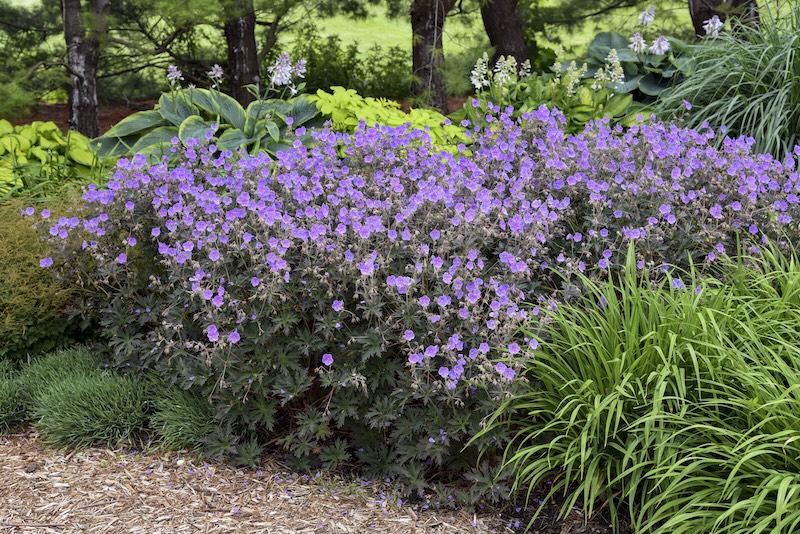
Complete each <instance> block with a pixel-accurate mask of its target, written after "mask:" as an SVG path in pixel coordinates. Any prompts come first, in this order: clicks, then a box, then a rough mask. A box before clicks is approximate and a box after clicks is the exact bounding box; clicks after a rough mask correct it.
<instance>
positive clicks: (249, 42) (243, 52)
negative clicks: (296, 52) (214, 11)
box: [225, 0, 259, 106]
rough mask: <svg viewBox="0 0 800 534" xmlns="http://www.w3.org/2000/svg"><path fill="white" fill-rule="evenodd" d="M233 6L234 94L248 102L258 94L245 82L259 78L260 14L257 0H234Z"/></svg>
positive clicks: (228, 35)
mask: <svg viewBox="0 0 800 534" xmlns="http://www.w3.org/2000/svg"><path fill="white" fill-rule="evenodd" d="M231 7H232V11H231V14H232V15H233V17H232V18H230V19H228V20H227V21H226V22H225V40H226V41H227V43H228V69H229V70H230V76H231V95H232V96H233V98H235V99H236V100H238V101H239V103H240V104H242V105H243V106H246V105H247V104H249V103H250V102H252V101H253V99H254V97H253V95H252V94H250V92H249V91H248V90H247V89H245V87H244V86H245V85H249V84H256V83H258V81H259V69H258V49H257V48H256V14H255V10H254V9H253V0H234V1H233V3H232V6H231Z"/></svg>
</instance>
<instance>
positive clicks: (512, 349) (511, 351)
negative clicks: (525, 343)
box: [508, 343, 520, 354]
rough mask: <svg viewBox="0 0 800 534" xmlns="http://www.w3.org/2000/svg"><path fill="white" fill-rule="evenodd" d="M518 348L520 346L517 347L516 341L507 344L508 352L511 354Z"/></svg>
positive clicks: (515, 352) (517, 350)
mask: <svg viewBox="0 0 800 534" xmlns="http://www.w3.org/2000/svg"><path fill="white" fill-rule="evenodd" d="M519 350H520V347H519V345H518V344H517V343H511V344H510V345H509V346H508V352H510V353H511V354H518V353H519Z"/></svg>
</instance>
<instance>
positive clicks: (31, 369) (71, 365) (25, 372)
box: [19, 347, 103, 408]
mask: <svg viewBox="0 0 800 534" xmlns="http://www.w3.org/2000/svg"><path fill="white" fill-rule="evenodd" d="M102 373H103V371H102V370H101V362H100V359H99V358H98V357H97V356H96V355H95V354H94V353H92V352H90V351H89V349H87V348H85V347H76V348H70V349H65V350H59V351H55V352H51V353H49V354H45V355H44V356H41V357H39V358H36V359H34V360H33V361H31V362H30V364H28V365H25V366H23V368H22V370H21V371H20V373H19V381H20V384H21V385H22V388H23V398H24V400H25V403H26V407H27V408H31V407H33V406H34V405H38V404H39V403H38V399H39V397H41V396H42V395H43V394H44V393H45V392H46V391H47V389H48V388H49V387H50V386H51V385H53V384H59V383H62V382H69V381H71V380H73V379H77V378H82V377H98V376H100V375H101V374H102Z"/></svg>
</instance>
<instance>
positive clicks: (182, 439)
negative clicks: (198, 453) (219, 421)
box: [150, 386, 215, 449]
mask: <svg viewBox="0 0 800 534" xmlns="http://www.w3.org/2000/svg"><path fill="white" fill-rule="evenodd" d="M152 404H153V409H154V413H153V415H152V416H151V417H150V426H151V428H152V429H153V430H155V432H156V433H157V434H158V438H159V441H160V442H161V443H162V444H163V445H165V446H166V447H169V448H171V449H200V448H202V446H203V443H204V442H205V440H206V438H208V436H209V435H210V434H211V433H212V431H213V430H214V424H215V421H214V408H213V406H212V405H211V404H210V403H209V402H208V400H207V399H205V398H204V397H203V396H202V395H199V394H198V393H197V391H195V390H182V389H180V388H178V387H175V386H172V387H169V386H165V387H157V388H156V389H155V395H154V399H153V402H152Z"/></svg>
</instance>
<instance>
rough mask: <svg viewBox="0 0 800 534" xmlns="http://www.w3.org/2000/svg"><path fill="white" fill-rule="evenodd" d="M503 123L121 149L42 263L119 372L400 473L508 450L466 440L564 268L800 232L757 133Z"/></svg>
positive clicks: (542, 116)
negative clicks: (148, 372)
mask: <svg viewBox="0 0 800 534" xmlns="http://www.w3.org/2000/svg"><path fill="white" fill-rule="evenodd" d="M495 111H496V113H495V114H493V115H490V116H487V117H486V120H487V122H488V124H490V125H491V126H492V127H491V129H484V128H480V127H474V128H473V127H470V126H469V125H465V127H466V128H467V131H468V133H469V137H470V139H471V144H470V145H469V146H464V145H461V146H459V147H458V151H457V152H458V153H457V154H455V155H454V154H450V153H448V152H441V151H436V150H435V149H434V148H433V147H432V146H431V143H430V139H429V138H428V135H427V134H426V133H425V132H424V131H409V130H408V129H407V128H405V127H400V128H388V127H382V128H370V129H363V128H362V129H360V130H359V131H357V132H356V133H354V134H352V135H349V134H347V135H346V134H338V133H335V132H332V131H329V130H323V131H320V132H317V133H315V134H314V136H315V139H316V145H315V146H313V147H311V148H307V147H304V146H303V145H302V144H301V143H300V142H299V141H298V142H295V143H294V146H293V147H292V148H291V149H290V150H286V151H283V152H280V153H279V154H278V157H277V159H276V160H274V161H273V160H270V158H269V157H268V156H266V155H264V154H259V155H253V156H248V155H246V154H232V153H230V152H222V153H219V152H218V151H216V147H214V146H213V145H212V146H205V145H203V144H202V143H201V142H200V141H197V142H191V143H189V146H188V148H187V149H186V150H185V152H184V153H182V154H179V157H178V164H177V166H169V165H168V164H167V163H166V160H165V162H162V163H160V164H157V165H150V164H148V162H147V160H146V159H145V158H144V157H140V156H137V157H135V158H133V159H132V160H122V161H120V162H119V165H118V168H117V170H116V173H115V175H114V177H113V179H112V180H111V181H109V183H108V188H107V189H100V188H96V187H90V188H89V189H88V190H87V192H86V194H85V197H84V198H85V200H86V208H85V213H84V214H83V217H81V218H78V217H73V218H62V219H59V220H58V221H44V222H46V223H48V224H50V223H53V224H52V226H49V236H50V238H51V239H52V241H53V242H54V244H55V246H56V248H57V249H59V250H60V254H58V255H57V256H54V257H53V258H46V259H44V260H43V263H42V266H43V267H48V268H51V269H58V270H59V272H60V273H61V275H62V276H67V277H70V278H71V279H74V280H76V281H79V282H80V283H81V284H83V285H84V286H86V287H88V288H92V291H90V297H89V302H90V304H91V305H90V306H89V307H88V309H92V310H94V311H95V312H96V313H97V317H96V319H97V320H99V324H100V325H101V328H102V333H103V335H104V336H105V337H106V338H107V339H108V342H109V346H110V347H111V350H112V352H113V356H114V358H115V361H116V363H117V365H120V366H131V367H145V368H155V369H158V370H159V371H160V372H161V373H162V374H164V375H165V376H167V377H168V378H170V379H172V380H174V381H176V382H178V383H180V384H182V385H184V386H185V387H196V388H204V392H205V393H207V394H209V395H210V396H211V398H213V399H214V400H215V401H216V402H217V403H218V405H219V406H220V407H224V410H222V413H224V412H227V415H228V416H229V417H233V419H234V420H236V421H237V422H239V423H241V425H242V428H245V429H248V430H247V431H253V432H256V434H258V433H259V432H261V434H260V435H263V434H264V433H266V432H268V431H273V432H274V433H276V435H277V438H276V439H277V440H278V443H280V444H281V445H282V446H284V447H285V448H286V449H287V450H288V451H290V452H291V453H292V454H294V455H295V456H296V457H303V456H307V455H314V456H315V457H317V458H320V459H321V460H322V461H323V462H328V463H330V462H333V460H331V458H334V459H337V458H338V460H337V461H346V460H347V459H349V458H350V457H351V456H352V455H355V456H356V457H358V458H359V459H360V460H361V461H363V462H365V463H366V464H367V465H368V466H371V468H374V469H375V470H376V472H377V471H380V470H381V469H384V468H385V467H386V466H387V465H389V466H391V469H390V470H393V471H394V472H395V473H400V472H402V473H405V475H401V477H402V476H406V477H407V478H408V479H409V480H410V479H412V478H413V476H412V474H414V473H417V474H419V473H423V474H424V473H427V472H429V471H430V470H431V469H432V466H433V465H438V464H441V463H445V462H451V461H453V460H455V459H456V458H461V459H464V458H465V457H468V460H469V461H468V463H469V462H473V460H474V453H475V451H476V450H478V447H482V446H483V447H489V446H494V447H500V448H502V446H503V444H504V443H505V442H506V441H507V440H508V439H509V436H503V435H495V436H491V437H485V438H484V439H483V441H481V442H479V443H476V444H475V447H474V448H471V449H468V450H467V451H466V452H462V450H461V449H462V447H463V445H464V443H466V441H467V440H469V438H470V437H471V436H472V435H474V434H475V433H476V432H477V430H478V429H479V428H480V424H481V419H482V418H484V417H485V416H487V415H488V414H490V413H492V411H493V410H494V409H495V408H496V406H497V402H498V400H499V399H501V398H502V397H503V396H504V395H507V394H508V393H509V392H510V391H512V390H513V389H514V388H515V387H518V386H519V384H518V381H519V380H520V378H519V376H520V373H519V371H520V363H519V362H520V359H521V358H522V356H523V354H524V352H525V351H526V350H535V349H536V348H537V346H538V341H537V339H535V336H531V335H530V334H529V335H526V334H524V333H521V332H520V330H519V327H520V326H522V325H523V324H525V325H530V324H531V321H532V320H533V321H535V320H536V318H537V317H539V316H540V311H539V306H549V307H553V306H557V305H558V301H559V300H560V299H563V298H569V297H570V295H574V294H576V292H579V291H580V287H579V285H577V284H575V283H573V281H572V277H571V274H574V273H576V272H583V273H588V274H589V275H590V276H592V277H605V276H608V274H609V272H611V271H612V270H614V269H616V267H617V265H619V264H621V263H623V262H624V259H625V254H626V252H627V250H628V246H629V244H630V243H631V242H632V243H634V245H635V249H636V252H637V255H638V260H639V266H640V267H641V268H643V267H645V266H647V267H651V268H652V267H658V266H661V265H664V266H668V265H676V264H677V265H685V264H686V262H687V260H688V256H687V255H691V256H692V257H693V259H694V260H695V261H696V262H697V263H698V264H703V263H709V262H713V261H714V260H715V259H716V258H717V257H719V256H720V255H723V254H725V253H726V252H728V251H731V250H734V249H735V247H736V246H737V242H741V243H742V244H744V245H745V246H747V247H757V246H758V244H759V243H760V242H761V240H766V239H767V238H768V237H769V238H774V239H776V240H780V239H785V238H786V236H793V235H796V234H797V227H796V224H794V222H793V221H796V220H797V217H798V214H797V211H798V201H799V200H798V194H800V193H798V191H800V185H798V173H797V172H796V168H795V167H796V162H795V160H794V159H793V158H791V157H790V158H787V159H786V161H784V162H779V161H776V160H774V159H773V158H772V157H770V156H767V155H754V154H752V153H751V150H750V146H751V140H748V139H738V140H727V141H726V142H725V144H724V147H723V148H722V149H721V150H718V149H716V148H713V147H712V146H711V144H710V143H711V141H712V140H713V138H714V136H715V133H714V132H713V131H711V130H709V129H708V128H704V129H702V130H701V131H694V130H686V129H681V128H680V127H677V126H673V125H665V124H660V123H654V124H639V125H637V126H634V127H632V128H630V129H629V130H623V129H622V128H621V127H615V128H610V127H609V126H607V125H604V124H599V125H593V126H590V127H588V128H587V130H586V132H584V133H583V134H581V135H577V136H571V135H570V136H566V135H565V134H564V132H563V129H562V128H563V123H564V118H563V116H562V115H561V114H560V113H559V112H558V111H549V110H548V109H547V108H544V107H542V108H540V109H539V110H538V111H536V112H534V113H530V114H526V115H524V116H523V117H521V118H520V119H518V120H516V121H514V120H512V119H511V118H510V116H511V115H510V113H511V111H510V110H505V111H504V112H502V113H500V112H499V110H495ZM300 130H302V129H300ZM298 133H299V135H302V134H303V132H302V131H300V132H298ZM176 150H177V148H176ZM795 153H796V154H798V153H800V150H797V149H796V151H795ZM340 154H344V157H340ZM27 215H29V216H30V215H31V213H28V214H27ZM754 250H755V249H754ZM542 315H544V314H542ZM221 409H222V408H221ZM228 410H229V411H228ZM277 421H279V422H280V426H279V427H276V426H275V423H276V422H277ZM278 428H279V430H278ZM440 431H441V432H445V431H446V433H447V437H448V439H447V440H446V441H444V440H438V439H433V440H432V439H431V438H432V437H433V436H439V435H440ZM270 435H272V434H270ZM273 437H274V436H273ZM337 438H342V439H346V440H348V441H347V442H346V446H343V445H342V444H341V442H340V441H339V440H337ZM320 451H321V452H320ZM387 451H388V452H387ZM337 454H338V456H337ZM326 455H327V456H326ZM333 463H336V462H333ZM470 465H474V462H473V463H470ZM381 466H384V467H381ZM404 469H405V470H406V471H402V470H404ZM415 469H416V471H415ZM409 473H410V474H409ZM409 484H411V485H412V486H413V484H412V483H411V482H409ZM413 487H416V486H413Z"/></svg>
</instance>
